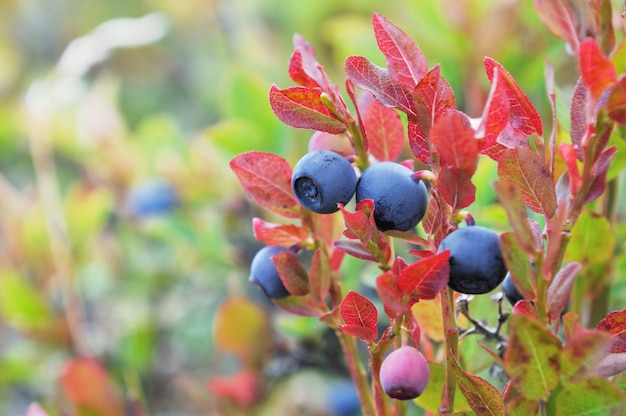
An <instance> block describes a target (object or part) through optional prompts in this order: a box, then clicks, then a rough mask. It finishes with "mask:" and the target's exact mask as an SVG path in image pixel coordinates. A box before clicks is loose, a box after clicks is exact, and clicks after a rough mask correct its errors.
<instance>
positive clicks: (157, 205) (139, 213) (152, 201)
mask: <svg viewBox="0 0 626 416" xmlns="http://www.w3.org/2000/svg"><path fill="white" fill-rule="evenodd" d="M178 203H179V200H178V193H177V192H176V189H175V188H174V186H173V185H172V184H171V183H169V182H166V181H163V180H149V181H145V182H142V183H140V184H138V185H137V186H135V187H133V188H132V189H131V190H130V192H129V194H128V198H127V200H126V210H127V211H128V213H129V214H130V215H131V216H133V217H138V218H145V217H151V216H156V215H162V214H166V213H167V212H169V211H171V210H173V209H174V208H176V206H177V205H178Z"/></svg>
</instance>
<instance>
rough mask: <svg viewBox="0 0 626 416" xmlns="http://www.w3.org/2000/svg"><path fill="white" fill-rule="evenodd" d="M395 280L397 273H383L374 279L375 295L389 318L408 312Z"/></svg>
mask: <svg viewBox="0 0 626 416" xmlns="http://www.w3.org/2000/svg"><path fill="white" fill-rule="evenodd" d="M396 280H397V273H393V272H387V273H383V274H381V275H379V276H378V277H376V293H377V294H378V297H379V298H380V300H381V302H382V303H383V307H384V308H385V313H386V314H387V316H389V317H390V318H395V317H396V316H400V315H402V314H404V313H408V312H410V309H409V307H408V306H407V304H406V302H403V299H402V293H401V292H400V288H399V287H398V285H397V283H396Z"/></svg>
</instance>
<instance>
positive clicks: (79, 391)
mask: <svg viewBox="0 0 626 416" xmlns="http://www.w3.org/2000/svg"><path fill="white" fill-rule="evenodd" d="M59 381H60V384H61V389H62V390H63V393H64V394H65V396H66V397H67V398H68V400H69V401H71V402H72V403H73V404H74V405H75V406H77V407H79V408H85V409H87V408H88V409H90V410H91V411H95V412H97V413H98V414H106V415H111V416H123V415H125V414H126V412H125V410H124V404H123V400H122V396H121V394H120V393H119V391H118V390H117V388H116V386H115V384H114V383H113V381H112V380H111V377H110V376H109V373H108V372H107V370H106V369H105V368H104V366H103V365H102V364H101V363H100V362H98V361H96V360H95V359H92V358H74V359H72V360H70V361H68V362H67V363H66V364H65V366H64V367H63V369H62V371H61V376H60V380H59Z"/></svg>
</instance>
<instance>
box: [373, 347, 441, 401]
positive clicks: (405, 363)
mask: <svg viewBox="0 0 626 416" xmlns="http://www.w3.org/2000/svg"><path fill="white" fill-rule="evenodd" d="M429 378H430V368H429V367H428V361H426V358H424V356H423V355H422V354H421V353H420V352H419V351H418V350H417V349H416V348H414V347H411V346H408V345H405V346H403V347H400V348H398V349H397V350H394V351H392V352H391V354H389V355H388V356H387V358H385V360H384V361H383V363H382V364H381V366H380V384H381V385H382V386H383V390H384V391H385V393H387V395H388V396H389V397H392V398H394V399H398V400H411V399H415V398H416V397H418V396H419V395H420V394H422V392H423V391H424V389H425V388H426V386H427V385H428V379H429Z"/></svg>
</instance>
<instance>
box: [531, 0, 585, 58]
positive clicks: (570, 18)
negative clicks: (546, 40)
mask: <svg viewBox="0 0 626 416" xmlns="http://www.w3.org/2000/svg"><path fill="white" fill-rule="evenodd" d="M535 8H536V10H537V13H538V14H539V18H540V19H541V21H542V22H543V23H544V24H545V25H546V26H547V27H548V29H550V31H552V33H553V34H554V36H556V37H558V38H560V39H563V40H565V41H566V42H567V43H568V44H569V46H570V48H571V50H573V51H576V50H578V44H579V41H578V29H577V26H578V24H577V21H576V17H575V15H574V12H573V10H572V8H571V7H570V5H569V2H568V1H565V0H535Z"/></svg>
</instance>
